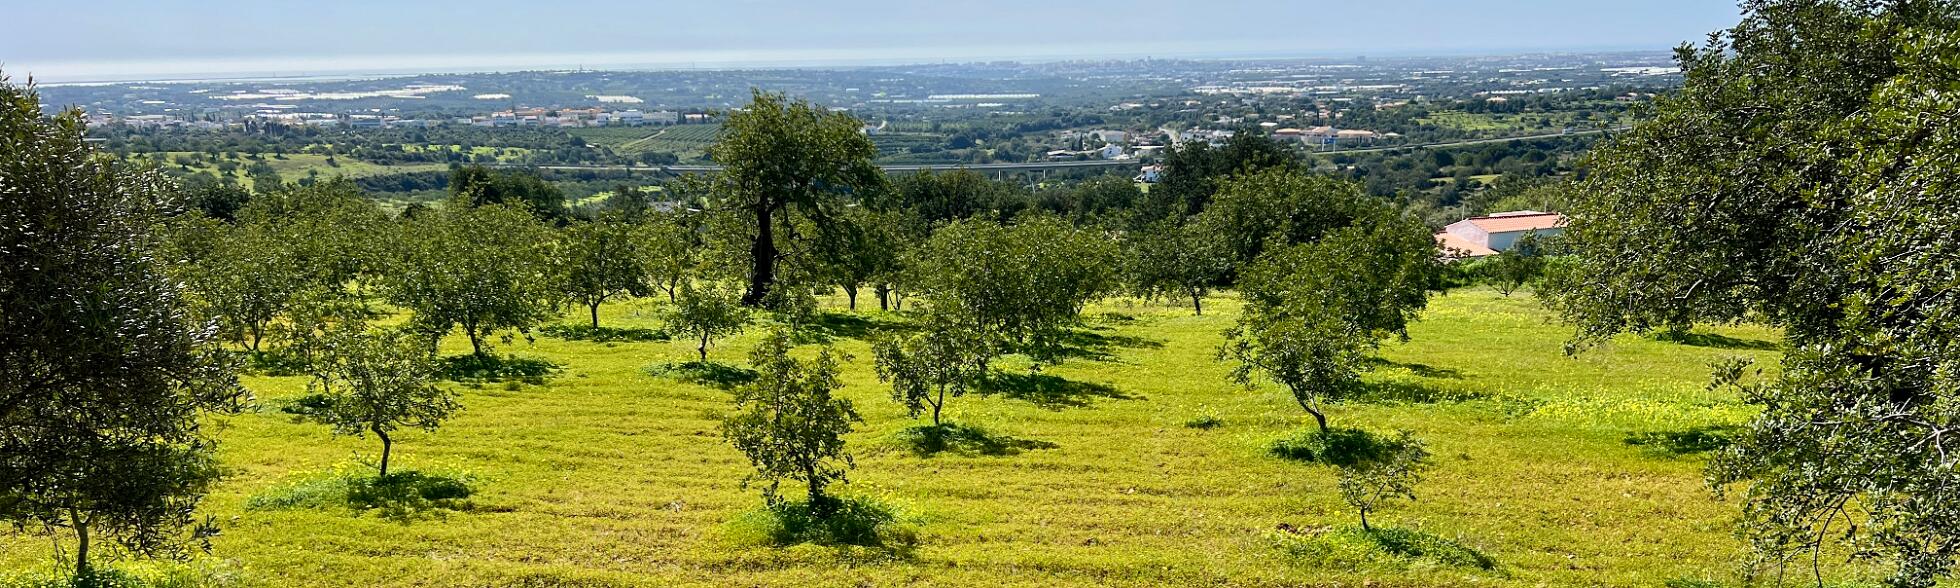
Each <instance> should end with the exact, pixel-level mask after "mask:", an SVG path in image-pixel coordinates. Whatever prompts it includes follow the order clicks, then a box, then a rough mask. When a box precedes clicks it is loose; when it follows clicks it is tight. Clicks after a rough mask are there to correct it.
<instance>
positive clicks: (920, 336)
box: [872, 313, 1000, 426]
mask: <svg viewBox="0 0 1960 588" xmlns="http://www.w3.org/2000/svg"><path fill="white" fill-rule="evenodd" d="M999 343H1000V342H999V341H998V340H997V339H996V338H994V337H990V336H988V334H987V333H986V332H985V331H983V330H982V329H980V328H978V327H977V326H976V325H973V324H966V323H962V322H961V321H959V320H958V319H956V318H954V317H951V316H948V315H946V314H944V313H927V316H926V318H925V319H924V320H922V321H921V324H920V329H919V330H918V331H917V332H915V333H911V334H905V335H895V336H892V337H890V338H886V339H882V340H879V341H878V342H877V343H875V344H873V345H872V351H873V352H874V353H875V354H876V355H877V363H876V369H877V371H878V379H880V380H882V381H885V382H888V383H890V384H891V386H892V400H895V401H897V402H898V403H900V404H903V405H905V410H906V412H907V413H908V414H910V415H911V416H913V417H914V418H916V417H918V416H919V415H920V414H922V413H926V412H931V414H932V424H933V426H939V425H942V424H944V423H943V422H942V421H941V420H940V412H941V411H942V410H944V409H945V408H946V399H947V397H948V396H949V395H950V396H952V397H959V396H961V395H964V394H966V392H967V390H970V389H972V388H973V387H975V386H978V385H979V384H980V383H981V382H982V381H984V380H985V379H986V377H987V360H988V359H989V358H992V357H994V356H995V355H997V354H998V353H999V352H998V351H996V350H995V349H994V347H996V346H998V345H999ZM928 409H929V410H928Z"/></svg>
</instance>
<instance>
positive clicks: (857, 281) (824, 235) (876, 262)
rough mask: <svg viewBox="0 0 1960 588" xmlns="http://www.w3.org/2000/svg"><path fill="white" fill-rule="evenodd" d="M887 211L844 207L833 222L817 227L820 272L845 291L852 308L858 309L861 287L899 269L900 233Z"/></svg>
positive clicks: (815, 251)
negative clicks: (886, 214) (887, 216)
mask: <svg viewBox="0 0 1960 588" xmlns="http://www.w3.org/2000/svg"><path fill="white" fill-rule="evenodd" d="M883 217H884V214H881V213H877V212H872V211H870V210H867V209H865V208H862V207H851V208H846V209H844V211H843V212H841V213H839V214H838V215H837V216H836V218H834V219H833V220H832V222H830V223H826V224H822V225H818V226H816V227H815V232H816V234H817V237H816V246H815V247H814V251H813V252H812V255H814V256H815V258H816V263H817V264H818V266H819V269H818V272H819V273H820V274H822V276H823V279H824V280H825V281H826V282H829V283H830V284H831V285H835V286H837V287H838V288H841V289H843V290H844V296H845V298H846V299H847V300H848V301H849V305H850V306H849V308H850V309H851V310H857V299H858V290H859V289H860V288H862V287H863V286H864V285H865V284H867V283H872V282H873V281H875V280H876V279H877V278H879V277H880V276H884V275H888V274H890V273H892V272H895V271H897V270H898V267H899V259H900V258H899V255H900V252H901V250H902V249H901V246H900V244H899V243H898V241H899V239H901V236H900V235H899V234H898V233H897V232H896V231H894V230H893V228H894V227H893V225H892V224H891V223H890V222H888V221H887V220H886V219H885V218H883Z"/></svg>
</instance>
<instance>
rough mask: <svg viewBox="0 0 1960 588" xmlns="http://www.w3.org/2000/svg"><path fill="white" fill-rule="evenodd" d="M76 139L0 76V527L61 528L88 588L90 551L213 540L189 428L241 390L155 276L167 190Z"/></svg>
mask: <svg viewBox="0 0 1960 588" xmlns="http://www.w3.org/2000/svg"><path fill="white" fill-rule="evenodd" d="M82 134H83V126H82V120H81V115H80V113H79V112H74V111H70V112H65V113H62V114H60V115H57V116H54V117H52V118H47V117H44V116H43V115H42V112H41V108H40V101H39V98H38V97H37V96H36V95H35V93H34V92H33V91H32V90H31V89H29V88H25V87H21V86H16V85H13V84H10V83H8V82H7V81H6V78H5V77H0V520H5V521H8V522H11V523H14V524H20V525H30V524H31V525H47V526H49V527H67V528H70V529H73V530H74V532H75V535H76V539H77V543H76V547H77V549H76V550H75V564H76V572H77V573H78V575H79V576H80V577H82V578H85V579H87V578H92V577H93V575H92V572H91V569H92V568H91V567H90V562H91V559H90V557H91V556H90V548H91V546H92V545H94V544H93V543H92V541H93V540H94V538H97V537H102V538H107V539H111V540H113V541H115V543H117V544H120V545H121V546H123V547H125V548H127V549H129V550H131V551H134V552H137V553H142V554H177V553H180V548H181V547H182V546H183V545H184V544H185V540H186V539H189V538H192V537H186V536H185V535H184V534H183V533H181V531H183V530H184V529H186V528H192V530H193V533H192V536H193V537H201V536H203V534H205V533H208V532H210V531H212V528H211V527H210V526H209V524H208V522H205V523H199V521H197V520H196V519H195V512H196V508H197V504H198V502H199V500H200V499H201V498H202V497H203V496H204V494H205V492H206V491H208V490H209V489H210V487H211V485H212V484H213V483H215V482H216V481H217V479H218V476H219V471H218V465H217V463H216V461H215V460H214V457H213V446H214V442H213V441H212V439H211V438H210V437H209V436H208V435H206V434H205V432H204V430H203V428H202V426H201V423H202V421H203V419H204V417H205V416H206V415H208V414H211V413H214V412H226V411H232V410H235V409H236V408H237V407H238V406H239V404H240V401H241V400H242V399H243V397H244V391H243V390H242V389H241V388H240V387H239V386H238V383H237V379H236V377H235V376H234V375H233V371H232V365H231V363H230V362H229V361H228V360H227V359H226V357H225V356H224V355H222V353H221V352H220V351H219V350H218V349H217V348H216V347H215V345H213V335H214V332H213V329H212V328H211V327H210V326H208V325H206V324H201V323H197V322H193V321H192V320H191V319H190V318H189V313H188V311H187V308H186V306H187V303H186V301H185V300H184V296H183V294H182V292H180V291H179V287H178V285H177V284H176V282H175V281H173V280H171V279H169V278H167V277H166V276H165V274H164V270H163V267H161V265H160V264H159V259H158V252H159V251H160V241H161V238H160V236H159V235H158V232H157V230H158V227H159V223H160V222H161V220H162V215H161V213H163V212H165V211H167V210H169V209H170V208H171V207H174V206H175V205H176V200H175V195H174V194H173V193H172V188H173V186H172V185H171V184H170V183H169V182H168V181H167V180H165V179H164V178H162V177H161V176H159V175H156V174H155V173H153V172H142V171H132V170H131V169H130V168H127V167H124V166H122V165H119V164H117V163H116V162H115V161H114V160H113V159H111V158H107V157H102V156H100V155H98V154H97V153H95V152H94V151H93V150H91V149H90V148H88V147H87V146H86V145H85V144H84V143H83V142H82ZM97 534H99V535H97Z"/></svg>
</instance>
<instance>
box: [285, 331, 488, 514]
mask: <svg viewBox="0 0 1960 588" xmlns="http://www.w3.org/2000/svg"><path fill="white" fill-rule="evenodd" d="M357 328H358V327H357ZM311 371H312V375H313V382H312V383H311V384H310V385H309V388H310V389H311V390H312V391H313V395H312V396H309V397H307V399H306V400H304V401H302V405H301V406H300V407H298V409H299V410H298V412H299V414H301V416H302V418H305V419H308V420H313V421H316V422H319V423H322V424H326V425H331V426H332V427H333V430H334V434H336V435H353V436H355V437H361V436H365V435H366V434H368V433H373V434H374V436H375V437H377V438H380V439H381V466H380V470H381V471H380V475H379V477H380V478H387V477H388V458H389V454H390V453H391V452H392V450H393V449H394V446H395V441H394V437H392V436H391V434H392V433H394V432H395V431H396V430H399V429H401V428H403V427H414V428H418V429H422V430H425V431H434V430H435V429H436V427H437V426H439V425H441V424H442V421H443V420H445V419H448V418H449V417H450V416H451V415H453V414H455V413H456V411H457V410H458V409H459V408H460V406H459V405H458V404H457V401H456V400H457V395H456V393H455V392H452V391H449V390H445V389H443V388H441V387H438V386H436V385H434V384H433V383H432V381H433V380H434V379H435V374H436V364H435V361H434V360H431V359H430V358H429V356H428V353H427V352H426V351H425V350H424V349H422V348H420V346H419V344H418V343H417V342H415V341H414V340H412V339H411V338H410V337H409V336H407V335H406V334H404V333H401V332H396V331H386V332H376V331H365V330H353V331H347V332H341V333H336V334H334V335H331V336H329V338H328V339H327V340H326V342H325V343H324V344H322V346H321V349H319V350H317V351H316V355H315V359H314V361H313V363H312V367H311Z"/></svg>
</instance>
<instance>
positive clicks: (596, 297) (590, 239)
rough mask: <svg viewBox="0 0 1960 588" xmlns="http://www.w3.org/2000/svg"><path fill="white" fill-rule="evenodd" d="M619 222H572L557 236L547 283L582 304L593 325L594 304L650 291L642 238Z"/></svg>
mask: <svg viewBox="0 0 1960 588" xmlns="http://www.w3.org/2000/svg"><path fill="white" fill-rule="evenodd" d="M634 232H635V227H634V226H633V225H631V224H628V223H626V222H625V221H620V220H614V219H602V220H598V221H591V222H574V223H572V224H571V225H570V226H567V227H565V228H564V230H563V231H561V232H560V234H559V236H560V239H559V249H558V251H557V255H556V256H554V258H553V259H552V262H551V263H552V270H553V271H552V282H553V284H554V285H555V286H556V290H557V291H558V295H559V296H561V297H563V299H564V300H566V301H567V302H572V303H577V304H580V305H584V306H585V307H586V309H587V310H588V311H590V313H591V316H592V328H594V329H597V328H599V305H601V304H605V302H606V301H607V300H610V299H613V298H619V297H626V296H646V295H649V294H652V293H653V287H652V285H651V284H648V283H647V280H648V278H649V276H650V274H651V268H649V267H648V263H647V261H648V258H647V255H646V254H645V253H644V252H642V251H641V247H643V243H642V241H641V240H640V239H637V238H635V237H636V235H634Z"/></svg>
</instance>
